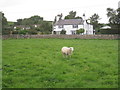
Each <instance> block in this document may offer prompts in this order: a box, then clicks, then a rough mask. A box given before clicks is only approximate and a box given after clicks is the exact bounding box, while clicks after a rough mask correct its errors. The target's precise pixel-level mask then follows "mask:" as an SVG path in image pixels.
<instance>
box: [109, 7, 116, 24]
mask: <svg viewBox="0 0 120 90" xmlns="http://www.w3.org/2000/svg"><path fill="white" fill-rule="evenodd" d="M116 13H117V12H116V10H114V9H112V8H107V17H108V18H109V23H110V24H116V23H117V22H116V19H117V18H116Z"/></svg>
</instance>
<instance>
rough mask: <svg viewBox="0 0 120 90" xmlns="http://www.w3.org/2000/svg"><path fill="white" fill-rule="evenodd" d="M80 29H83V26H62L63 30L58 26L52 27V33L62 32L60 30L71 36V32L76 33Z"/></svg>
mask: <svg viewBox="0 0 120 90" xmlns="http://www.w3.org/2000/svg"><path fill="white" fill-rule="evenodd" d="M80 28H83V25H78V28H73V25H64V26H63V28H59V27H58V25H56V26H54V30H53V31H62V30H66V34H67V35H71V34H72V32H71V31H76V30H78V29H80Z"/></svg>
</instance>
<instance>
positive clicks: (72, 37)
mask: <svg viewBox="0 0 120 90" xmlns="http://www.w3.org/2000/svg"><path fill="white" fill-rule="evenodd" d="M10 38H13V39H19V38H27V39H29V38H63V39H120V36H119V35H3V36H2V39H10Z"/></svg>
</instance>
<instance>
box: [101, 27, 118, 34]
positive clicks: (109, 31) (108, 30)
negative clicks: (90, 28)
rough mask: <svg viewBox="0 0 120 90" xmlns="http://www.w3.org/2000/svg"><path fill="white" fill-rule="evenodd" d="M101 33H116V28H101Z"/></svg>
mask: <svg viewBox="0 0 120 90" xmlns="http://www.w3.org/2000/svg"><path fill="white" fill-rule="evenodd" d="M100 33H101V34H118V29H117V28H116V29H101V30H100Z"/></svg>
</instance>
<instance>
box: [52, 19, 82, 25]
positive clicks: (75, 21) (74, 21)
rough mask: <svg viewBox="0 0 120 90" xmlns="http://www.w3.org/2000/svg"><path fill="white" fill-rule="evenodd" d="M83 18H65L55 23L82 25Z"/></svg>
mask: <svg viewBox="0 0 120 90" xmlns="http://www.w3.org/2000/svg"><path fill="white" fill-rule="evenodd" d="M83 22H84V21H83V20H82V19H64V20H59V21H57V22H56V23H55V24H54V25H82V24H83Z"/></svg>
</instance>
